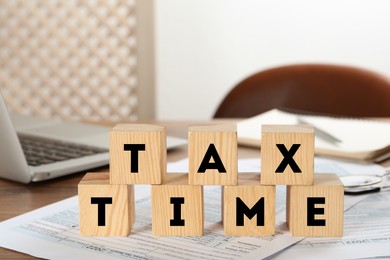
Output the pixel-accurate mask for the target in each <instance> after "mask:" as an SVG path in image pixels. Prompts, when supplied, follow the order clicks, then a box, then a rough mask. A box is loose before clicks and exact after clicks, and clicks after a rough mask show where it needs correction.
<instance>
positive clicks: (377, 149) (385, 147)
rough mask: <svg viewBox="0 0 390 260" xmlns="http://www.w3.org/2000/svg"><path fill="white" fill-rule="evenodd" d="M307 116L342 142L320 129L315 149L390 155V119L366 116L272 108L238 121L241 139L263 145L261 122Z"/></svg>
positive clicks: (353, 155) (376, 157)
mask: <svg viewBox="0 0 390 260" xmlns="http://www.w3.org/2000/svg"><path fill="white" fill-rule="evenodd" d="M302 120H304V121H305V122H307V123H308V124H310V125H313V126H315V128H318V129H321V130H322V132H325V133H328V135H331V136H333V137H335V138H337V139H338V140H340V142H338V143H334V142H329V140H328V139H326V138H324V137H322V135H321V132H318V131H317V132H316V133H315V134H316V139H315V153H316V154H317V155H327V156H334V157H341V158H347V159H354V160H365V161H380V160H384V159H386V158H387V157H388V156H389V155H390V135H389V133H390V123H386V122H383V121H381V122H379V121H373V120H363V119H345V118H336V117H322V116H308V115H299V114H293V113H287V112H283V111H280V110H277V109H273V110H270V111H268V112H266V113H263V114H260V115H258V116H255V117H252V118H249V119H246V120H243V121H241V122H239V123H238V124H237V135H238V143H239V144H242V145H249V146H257V147H258V146H260V138H261V125H264V124H299V122H302Z"/></svg>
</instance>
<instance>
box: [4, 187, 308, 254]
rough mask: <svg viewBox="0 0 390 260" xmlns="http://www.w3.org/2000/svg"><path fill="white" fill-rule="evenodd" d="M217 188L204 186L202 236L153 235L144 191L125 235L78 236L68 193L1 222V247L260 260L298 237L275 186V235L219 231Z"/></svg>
mask: <svg viewBox="0 0 390 260" xmlns="http://www.w3.org/2000/svg"><path fill="white" fill-rule="evenodd" d="M141 189H143V190H141ZM220 190H221V188H220V187H215V186H214V187H205V192H204V202H205V213H204V214H205V230H204V236H201V237H154V236H153V235H152V232H151V230H152V225H151V223H152V220H151V201H150V196H148V195H147V196H144V197H143V198H139V199H137V202H136V223H135V225H134V226H133V229H132V233H131V235H130V236H129V237H82V236H80V235H79V227H78V225H79V220H78V217H79V216H78V206H77V203H78V202H77V197H72V198H69V199H67V200H64V201H60V202H58V203H55V204H52V205H49V206H47V207H44V208H41V209H38V210H35V211H32V212H30V213H27V214H24V215H21V216H19V217H16V218H13V219H10V220H8V221H5V222H2V223H1V224H0V234H1V235H0V246H3V247H7V248H10V249H13V250H16V251H21V252H25V253H28V254H31V255H34V256H37V257H42V258H49V259H69V258H75V257H76V258H81V257H88V258H91V257H93V258H94V259H107V258H127V259H239V258H245V259H248V258H256V259H259V258H264V257H267V256H269V255H272V254H274V253H276V252H278V251H280V250H282V249H283V248H286V247H288V246H290V245H292V244H294V243H296V242H298V241H299V240H301V239H302V238H296V237H292V236H291V234H290V233H289V232H288V231H287V230H286V226H285V207H284V205H285V203H284V200H285V192H284V190H283V189H278V190H277V194H278V195H277V197H278V198H277V205H278V207H277V221H276V223H277V225H276V234H275V235H274V236H270V237H227V236H224V235H223V228H222V224H221V192H220ZM148 192H149V187H148V186H139V185H137V186H136V194H137V195H138V194H140V193H142V194H145V195H146V194H148Z"/></svg>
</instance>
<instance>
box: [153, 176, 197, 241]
mask: <svg viewBox="0 0 390 260" xmlns="http://www.w3.org/2000/svg"><path fill="white" fill-rule="evenodd" d="M203 219H204V217H203V186H199V185H189V184H188V174H179V173H172V174H167V175H166V178H164V181H163V184H162V185H152V231H153V235H155V236H201V235H203V225H204V223H203V222H204V221H203Z"/></svg>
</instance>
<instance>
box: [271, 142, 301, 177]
mask: <svg viewBox="0 0 390 260" xmlns="http://www.w3.org/2000/svg"><path fill="white" fill-rule="evenodd" d="M276 146H277V147H278V149H279V151H280V152H281V153H282V155H283V157H284V158H283V160H282V162H281V163H280V164H279V166H278V168H277V169H276V171H275V172H284V170H285V169H286V167H287V165H290V167H291V169H292V170H293V172H295V173H298V172H302V171H301V169H299V167H298V164H297V163H296V162H295V161H294V159H293V156H294V154H295V153H296V152H297V151H298V148H299V147H300V146H301V145H300V144H293V145H292V146H291V148H290V150H287V149H286V146H284V144H276Z"/></svg>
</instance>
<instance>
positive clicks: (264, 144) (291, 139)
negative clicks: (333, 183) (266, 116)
mask: <svg viewBox="0 0 390 260" xmlns="http://www.w3.org/2000/svg"><path fill="white" fill-rule="evenodd" d="M276 144H283V145H284V146H285V147H286V149H287V150H290V149H291V147H292V145H293V144H300V147H299V148H298V150H297V151H296V153H295V154H294V156H293V160H294V161H295V162H296V164H297V165H298V166H299V168H300V170H301V173H294V172H293V170H292V168H291V167H290V165H287V167H286V168H285V169H284V171H283V172H282V173H276V169H277V168H278V166H279V165H280V163H281V162H282V160H283V159H284V156H283V154H282V153H281V152H280V150H279V149H278V147H277V146H276ZM313 172H314V130H313V128H312V127H310V126H304V125H263V126H262V133H261V184H265V185H311V184H312V183H313Z"/></svg>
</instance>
